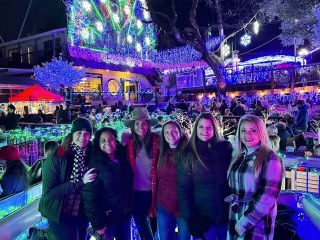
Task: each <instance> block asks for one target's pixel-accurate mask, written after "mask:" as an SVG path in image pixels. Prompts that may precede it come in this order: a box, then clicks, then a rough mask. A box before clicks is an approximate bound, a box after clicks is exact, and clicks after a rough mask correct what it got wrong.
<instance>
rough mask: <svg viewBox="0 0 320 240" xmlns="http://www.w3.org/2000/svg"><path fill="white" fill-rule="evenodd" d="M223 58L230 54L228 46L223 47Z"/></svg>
mask: <svg viewBox="0 0 320 240" xmlns="http://www.w3.org/2000/svg"><path fill="white" fill-rule="evenodd" d="M222 52H223V56H225V57H227V56H228V55H229V54H230V46H229V45H228V44H225V45H223V50H222Z"/></svg>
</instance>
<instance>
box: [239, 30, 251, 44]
mask: <svg viewBox="0 0 320 240" xmlns="http://www.w3.org/2000/svg"><path fill="white" fill-rule="evenodd" d="M240 43H241V45H243V46H245V47H246V46H248V45H249V44H250V43H251V36H250V35H249V34H247V33H246V34H244V35H243V36H242V37H241V38H240Z"/></svg>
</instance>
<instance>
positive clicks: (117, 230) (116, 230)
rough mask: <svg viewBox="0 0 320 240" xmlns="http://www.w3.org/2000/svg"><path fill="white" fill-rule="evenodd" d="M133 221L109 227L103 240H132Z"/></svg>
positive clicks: (129, 220)
mask: <svg viewBox="0 0 320 240" xmlns="http://www.w3.org/2000/svg"><path fill="white" fill-rule="evenodd" d="M130 230H131V219H130V218H129V219H127V220H124V221H122V222H121V223H118V224H113V225H107V229H106V231H105V235H104V238H103V240H113V239H114V238H115V239H116V240H131V232H130Z"/></svg>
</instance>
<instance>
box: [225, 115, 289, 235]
mask: <svg viewBox="0 0 320 240" xmlns="http://www.w3.org/2000/svg"><path fill="white" fill-rule="evenodd" d="M234 149H235V151H234V156H233V160H232V163H231V164H230V167H229V170H228V181H229V185H230V188H231V193H232V194H231V195H230V196H229V197H228V198H226V201H228V202H230V213H229V214H230V215H229V226H228V239H234V240H235V239H248V240H249V239H261V240H262V239H265V240H271V239H273V233H274V227H275V219H276V215H277V199H278V195H279V192H280V189H281V182H282V177H283V173H284V168H283V165H282V162H281V159H280V158H279V157H278V156H277V154H276V153H275V152H273V151H272V150H271V148H270V147H269V144H268V135H267V129H266V126H265V123H264V122H263V120H262V119H260V118H259V117H256V116H254V115H245V116H243V117H241V118H240V120H239V124H238V129H237V132H236V137H235V148H234Z"/></svg>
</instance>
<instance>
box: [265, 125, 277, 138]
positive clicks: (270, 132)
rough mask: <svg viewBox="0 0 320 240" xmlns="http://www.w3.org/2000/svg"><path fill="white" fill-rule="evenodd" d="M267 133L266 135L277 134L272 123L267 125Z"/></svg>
mask: <svg viewBox="0 0 320 240" xmlns="http://www.w3.org/2000/svg"><path fill="white" fill-rule="evenodd" d="M267 133H268V136H271V135H278V128H276V127H275V126H274V125H271V126H269V127H267Z"/></svg>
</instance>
